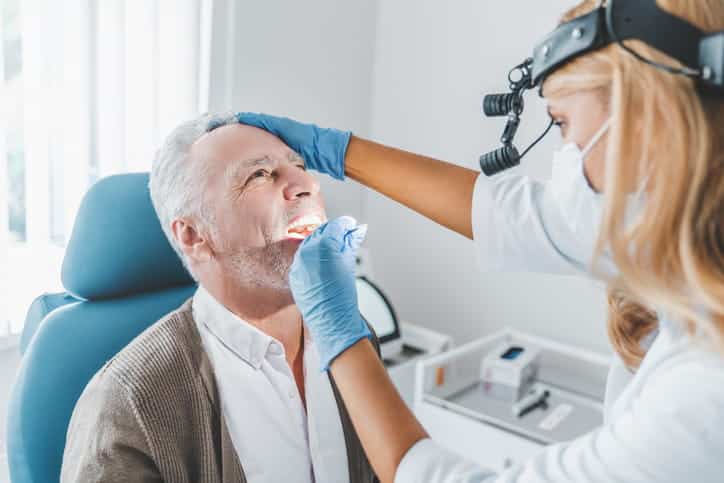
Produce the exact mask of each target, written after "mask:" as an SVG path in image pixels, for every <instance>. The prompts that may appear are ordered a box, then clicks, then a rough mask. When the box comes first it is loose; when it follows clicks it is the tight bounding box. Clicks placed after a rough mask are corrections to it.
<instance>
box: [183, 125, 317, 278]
mask: <svg viewBox="0 0 724 483" xmlns="http://www.w3.org/2000/svg"><path fill="white" fill-rule="evenodd" d="M191 156H192V158H193V160H194V162H202V163H205V164H206V166H207V167H208V171H207V176H206V177H205V180H206V186H205V188H204V193H205V204H206V206H207V207H208V209H209V210H210V211H211V212H212V214H213V218H214V219H213V223H214V227H213V233H212V234H211V248H212V250H213V252H214V260H215V261H216V262H217V263H219V264H220V265H221V266H220V267H219V268H221V270H222V273H226V274H233V275H234V277H235V278H236V279H237V281H239V282H240V283H242V284H244V285H250V284H251V285H254V286H259V287H270V288H277V289H286V288H288V281H287V275H288V271H289V267H290V265H291V263H292V260H293V258H294V253H295V252H296V250H297V248H298V247H299V244H300V243H301V241H302V240H303V239H304V237H305V236H306V235H308V234H309V233H311V232H312V231H314V230H315V229H316V228H317V227H318V226H319V225H320V224H321V223H323V222H325V221H326V212H325V209H324V201H323V199H322V196H321V194H320V190H319V183H318V182H317V180H316V179H315V178H314V177H312V176H311V175H310V174H309V173H307V172H306V171H305V168H304V160H303V159H302V158H301V157H299V155H297V153H295V152H294V151H292V150H291V149H290V148H289V147H288V146H287V145H286V144H284V143H283V142H282V141H281V140H279V138H277V137H275V136H273V135H272V134H269V133H268V132H266V131H264V130H261V129H257V128H254V127H251V126H245V125H239V124H233V125H226V126H223V127H220V128H217V129H215V130H214V131H212V132H210V133H208V134H206V135H204V136H203V137H202V138H201V139H199V140H198V141H197V142H196V143H195V144H194V146H193V147H192V149H191Z"/></svg>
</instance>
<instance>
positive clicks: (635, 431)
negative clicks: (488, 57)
mask: <svg viewBox="0 0 724 483" xmlns="http://www.w3.org/2000/svg"><path fill="white" fill-rule="evenodd" d="M473 225H474V226H473V231H474V238H475V243H476V246H477V256H478V261H479V263H480V264H481V265H482V268H483V269H484V270H527V271H539V272H546V273H579V274H580V273H581V272H582V271H584V270H585V269H586V267H587V266H588V264H589V262H590V255H591V253H592V252H593V244H594V242H595V233H588V236H586V237H585V238H584V237H580V236H579V237H576V236H572V235H573V234H572V233H570V230H569V228H568V226H567V225H568V224H567V223H566V220H564V219H563V218H562V216H561V211H560V210H559V208H558V206H557V204H556V203H555V201H554V200H553V199H552V197H551V196H550V193H549V190H548V186H547V184H546V183H538V182H535V181H532V180H530V179H529V178H526V177H521V176H505V175H504V176H500V177H497V178H493V179H486V178H485V177H484V176H482V175H481V176H480V178H479V179H478V182H477V183H476V186H475V195H474V198H473ZM660 320H661V322H660V324H659V333H658V335H657V336H656V338H655V340H654V341H653V344H652V345H651V347H650V348H649V349H648V351H647V353H646V357H645V358H644V360H643V362H642V364H641V366H640V367H639V368H638V370H637V371H636V374H635V375H632V374H631V373H629V372H628V371H627V369H626V368H625V367H624V366H623V364H622V363H621V361H620V360H619V359H618V358H616V359H615V361H614V364H613V365H612V367H611V371H610V372H609V381H608V385H607V388H606V401H605V421H604V424H603V425H602V426H601V427H600V428H598V429H597V430H595V431H592V432H591V433H589V434H586V435H583V436H581V437H580V438H577V439H575V440H574V441H571V442H567V443H562V444H556V445H552V446H549V447H547V448H545V449H544V450H543V451H542V452H541V453H540V454H538V455H537V456H536V457H534V458H532V459H531V460H529V461H521V462H519V464H517V465H514V466H513V467H511V468H509V469H507V470H505V471H504V472H503V473H500V474H495V472H493V471H490V470H489V469H486V468H481V467H479V466H477V465H475V464H474V463H472V462H469V461H467V460H465V459H464V458H462V457H461V456H459V455H457V454H455V453H453V452H451V451H448V450H447V449H445V448H442V447H440V446H438V445H437V444H436V443H435V442H434V441H432V440H430V439H424V440H422V441H419V442H418V443H417V444H415V445H414V446H413V447H412V448H410V450H409V451H408V452H407V454H406V455H405V456H404V457H403V459H402V461H401V462H400V466H399V467H398V469H397V473H396V475H395V482H396V483H418V482H422V481H424V482H427V483H452V482H455V483H594V482H600V483H654V482H656V483H680V482H684V481H695V482H697V483H714V482H720V481H722V479H723V478H724V477H723V476H722V475H724V356H722V354H721V353H717V352H716V351H712V350H709V349H707V348H706V347H705V344H703V341H701V340H700V339H699V338H697V337H695V336H692V335H690V334H688V333H687V332H686V331H685V330H683V329H682V327H681V325H680V324H678V323H676V322H675V321H672V320H670V319H669V318H668V317H666V316H665V315H663V314H662V316H660ZM479 451H481V452H484V451H486V447H485V446H484V444H483V443H481V446H480V448H479Z"/></svg>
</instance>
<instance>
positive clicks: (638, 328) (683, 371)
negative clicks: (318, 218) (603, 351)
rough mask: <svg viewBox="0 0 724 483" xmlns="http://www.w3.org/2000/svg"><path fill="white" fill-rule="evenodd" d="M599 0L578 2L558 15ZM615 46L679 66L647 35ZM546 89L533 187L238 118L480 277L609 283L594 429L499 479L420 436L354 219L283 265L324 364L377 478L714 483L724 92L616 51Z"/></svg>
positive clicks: (326, 133) (721, 411) (723, 256)
mask: <svg viewBox="0 0 724 483" xmlns="http://www.w3.org/2000/svg"><path fill="white" fill-rule="evenodd" d="M624 1H627V2H631V1H634V0H617V3H620V2H624ZM635 1H638V2H641V1H644V0H635ZM645 1H649V0H645ZM651 1H652V0H651ZM599 3H600V2H598V1H592V0H589V1H585V2H583V3H581V4H580V5H578V6H577V7H575V8H573V9H572V10H571V11H569V12H568V13H566V14H565V16H564V21H569V20H571V19H574V18H578V17H579V16H581V15H584V14H587V13H589V12H592V11H593V10H594V9H596V8H598V7H599ZM658 6H659V8H661V9H663V10H665V11H667V12H669V13H672V14H674V15H676V16H678V17H681V18H683V19H685V20H686V21H688V22H689V23H691V24H693V25H695V26H697V27H698V28H699V29H701V30H703V31H705V32H707V31H716V30H721V29H724V0H659V1H658ZM627 45H629V46H631V47H632V48H634V50H635V51H636V52H638V54H640V56H643V57H645V58H646V59H649V60H651V61H654V62H656V63H658V64H660V65H669V66H676V65H680V64H678V63H677V61H676V60H675V59H673V58H671V57H669V56H667V55H665V54H663V53H662V52H660V51H658V50H656V49H654V48H652V47H651V46H649V45H647V44H645V43H643V42H640V41H634V42H630V43H627ZM542 92H543V95H544V96H545V98H546V100H547V102H548V108H549V112H550V115H551V117H552V118H553V120H554V122H555V124H556V125H557V126H558V127H559V128H560V130H561V133H562V136H563V139H564V143H565V145H564V146H563V147H562V148H561V149H560V150H559V151H557V152H556V153H555V154H554V159H553V163H554V166H553V175H552V178H551V179H550V181H548V182H545V183H541V182H537V181H533V180H531V179H529V178H527V177H524V176H518V175H500V176H497V177H494V178H487V177H485V176H481V175H479V173H478V172H477V171H472V170H469V169H466V168H463V167H459V166H456V165H453V164H448V163H445V162H442V161H437V160H435V159H431V158H427V157H424V156H419V155H416V154H411V153H408V152H404V151H400V150H397V149H394V148H391V147H386V146H382V145H379V144H376V143H374V142H371V141H366V140H363V139H359V138H357V137H354V136H351V135H350V133H345V132H341V131H336V130H330V129H320V128H317V127H315V126H312V125H306V124H299V123H296V122H294V121H291V120H289V119H283V118H276V117H272V116H267V115H263V114H250V113H245V114H240V115H239V120H240V122H243V123H246V124H252V125H256V126H259V127H262V128H265V129H267V130H269V131H271V132H272V133H274V134H276V135H278V136H279V137H281V138H282V139H283V140H284V141H285V142H286V143H287V144H289V145H290V146H291V147H292V148H294V149H296V150H297V151H299V152H301V153H302V154H303V156H304V157H305V159H306V161H307V163H308V166H309V167H312V168H313V169H317V170H320V171H322V172H325V173H328V174H331V175H332V176H335V177H336V178H338V179H344V176H345V175H346V176H349V177H350V178H352V179H354V180H356V181H358V182H360V183H362V184H364V185H366V186H369V187H370V188H373V189H375V190H377V191H379V192H380V193H382V194H384V195H386V196H388V197H390V198H392V199H393V200H396V201H398V202H400V203H402V204H404V205H406V206H408V207H410V208H411V209H413V210H415V211H417V212H419V213H421V214H422V215H424V216H427V217H428V218H430V219H432V220H434V221H436V222H438V223H439V224H441V225H443V226H445V227H447V228H449V229H452V230H454V231H456V232H458V233H460V234H462V235H464V236H466V237H468V238H471V239H473V240H474V242H475V243H476V245H477V251H478V253H479V256H480V259H481V260H482V263H483V265H484V266H486V268H488V269H491V270H507V269H514V270H521V269H526V270H529V271H537V272H546V273H576V272H578V273H582V272H586V273H589V274H591V275H592V276H597V277H600V278H604V279H605V280H606V281H607V283H608V287H609V300H610V304H609V305H610V307H609V319H608V331H609V334H610V338H611V341H612V343H613V347H614V348H615V351H616V352H617V354H618V355H619V356H620V357H619V358H618V361H619V362H618V363H615V364H614V365H613V367H612V369H611V373H610V375H609V382H608V386H607V389H606V401H605V422H604V424H603V426H601V427H600V428H599V429H597V430H595V431H593V432H591V433H590V434H586V435H584V436H582V437H580V438H578V439H576V440H574V441H570V442H567V443H563V444H557V445H553V446H549V447H547V448H546V449H545V450H544V451H542V452H541V453H540V454H539V455H538V456H536V457H535V458H533V459H532V460H530V461H525V462H521V463H519V464H517V465H515V466H513V467H511V468H508V469H506V470H505V471H504V472H503V473H500V474H494V473H493V472H491V471H489V470H487V469H485V468H480V467H477V466H476V465H475V464H473V463H471V462H469V461H466V460H464V459H463V458H461V457H459V456H457V455H456V454H453V453H451V452H449V451H447V450H446V449H444V448H442V447H440V446H438V445H437V444H436V443H435V442H434V441H432V440H431V439H429V437H428V435H427V434H426V432H425V430H424V429H423V427H422V426H421V425H420V423H419V422H418V421H417V420H416V419H415V417H414V416H413V414H412V413H411V412H410V411H409V410H408V408H407V407H406V406H405V404H404V403H403V402H402V400H401V399H400V397H399V396H398V394H397V392H396V390H395V388H394V387H393V385H392V383H391V382H390V380H389V378H388V377H387V374H386V372H385V369H384V367H383V366H382V364H381V363H380V361H379V359H378V357H377V355H376V354H375V351H374V349H373V347H372V345H371V343H370V342H369V340H368V336H369V332H368V329H367V327H366V325H365V324H364V323H363V322H362V321H361V320H360V317H359V315H358V314H359V312H358V309H357V299H356V293H355V284H354V273H353V272H354V268H353V267H354V252H355V250H356V249H357V247H358V246H359V243H360V242H361V241H362V239H363V238H364V232H365V228H366V227H365V226H362V225H360V226H357V225H356V222H355V221H354V220H353V219H351V218H348V217H343V218H339V219H336V220H332V221H330V222H329V223H327V224H325V225H322V226H321V227H320V228H319V229H318V230H317V231H315V232H314V233H313V234H312V235H310V236H309V237H308V238H307V239H306V240H305V241H304V242H303V243H302V245H301V246H300V249H299V250H298V252H297V255H296V257H295V261H294V264H293V266H292V269H291V272H290V285H291V289H292V292H293V295H294V298H295V301H296V302H297V305H298V306H299V308H300V311H301V313H302V315H303V318H304V323H305V325H306V326H307V328H308V330H310V331H311V332H312V334H313V337H314V340H315V344H316V346H317V349H318V351H319V353H320V358H321V360H322V364H323V368H324V369H328V370H331V372H332V374H333V376H334V379H335V381H336V383H337V385H338V387H339V390H340V392H341V394H342V396H343V398H344V401H345V403H346V406H347V409H348V411H349V413H350V415H351V418H352V421H353V423H354V426H355V428H356V430H357V432H358V434H359V437H360V439H361V441H362V444H363V446H364V448H365V451H366V453H367V456H368V458H369V460H370V462H371V463H372V465H373V467H374V468H375V471H376V472H377V474H378V475H379V477H380V479H381V480H382V481H383V482H389V481H395V482H411V483H412V482H415V483H417V482H491V483H492V482H518V483H523V482H525V483H528V482H551V483H552V482H556V483H561V482H576V483H584V482H609V483H611V482H658V483H668V482H671V483H673V482H684V481H696V482H697V483H702V482H714V481H718V482H721V481H724V349H723V347H724V344H722V340H724V99H723V98H721V97H720V98H718V99H717V98H704V97H702V95H701V93H700V92H699V90H698V89H697V87H696V83H695V81H694V80H693V79H692V78H690V77H686V76H682V75H675V74H674V73H672V72H669V71H667V70H663V69H661V68H657V67H655V66H653V65H650V64H647V63H645V62H643V61H642V60H641V59H640V58H638V57H636V56H634V55H631V53H630V52H627V51H626V50H624V49H623V48H622V46H620V45H617V44H615V43H614V44H610V45H608V46H605V47H604V48H600V49H598V50H594V51H592V52H589V53H586V54H584V55H581V56H579V57H577V58H576V59H574V60H572V61H570V62H568V63H566V64H565V65H563V66H561V67H560V68H557V70H555V71H554V72H552V73H551V74H550V75H548V76H547V77H546V79H545V82H544V83H543V86H542ZM270 182H271V181H270ZM479 451H482V452H484V451H486V448H485V447H484V446H481V447H480V448H479Z"/></svg>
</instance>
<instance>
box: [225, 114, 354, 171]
mask: <svg viewBox="0 0 724 483" xmlns="http://www.w3.org/2000/svg"><path fill="white" fill-rule="evenodd" d="M236 118H237V120H238V121H239V123H241V124H248V125H250V126H254V127H258V128H261V129H264V130H266V131H269V132H270V133H272V134H274V135H275V136H277V137H279V138H280V139H281V140H282V141H284V143H285V144H286V145H287V146H289V147H290V148H292V149H293V150H295V151H296V152H297V153H299V154H300V155H301V156H302V157H303V158H304V161H305V162H306V165H307V167H308V168H310V169H313V170H315V171H319V172H320V173H325V174H328V175H330V176H332V177H333V178H335V179H338V180H344V156H345V154H346V153H347V145H348V144H349V138H350V136H352V133H351V132H349V131H340V130H337V129H324V128H320V127H317V126H315V125H314V124H302V123H300V122H297V121H294V120H292V119H287V118H286V117H275V116H270V115H268V114H257V113H253V112H240V113H238V114H237V115H236Z"/></svg>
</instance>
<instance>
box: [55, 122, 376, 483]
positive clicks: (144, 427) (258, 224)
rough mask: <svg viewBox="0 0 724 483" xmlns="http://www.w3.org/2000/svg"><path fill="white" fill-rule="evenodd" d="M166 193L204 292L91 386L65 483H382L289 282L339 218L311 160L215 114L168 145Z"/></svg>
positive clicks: (172, 227) (160, 162) (184, 255)
mask: <svg viewBox="0 0 724 483" xmlns="http://www.w3.org/2000/svg"><path fill="white" fill-rule="evenodd" d="M150 190H151V198H152V201H153V204H154V207H155V209H156V212H157V214H158V217H159V219H160V221H161V225H162V227H163V229H164V231H165V233H166V235H167V237H168V239H169V240H170V242H171V245H172V246H173V247H174V249H175V250H176V251H177V252H178V254H179V256H180V257H181V259H182V260H183V262H184V264H185V265H186V267H187V268H188V270H189V272H190V273H191V274H192V276H193V277H194V278H195V279H196V280H197V282H198V283H199V288H198V290H197V292H196V294H195V295H194V297H193V298H192V299H190V300H188V301H187V302H186V303H184V304H183V305H182V306H181V307H180V308H178V309H177V310H175V311H174V312H171V313H170V314H168V315H167V316H165V317H164V318H163V319H161V320H160V321H158V322H156V323H155V324H154V325H153V326H151V327H150V328H149V329H147V330H146V331H145V332H144V333H142V334H141V335H140V336H138V337H137V338H136V339H135V340H134V341H133V342H132V343H131V344H130V345H129V346H128V347H126V348H125V349H124V350H123V351H122V352H121V353H120V354H119V355H117V356H116V357H115V358H114V359H112V360H111V361H110V362H108V363H107V364H106V365H105V366H104V367H103V368H102V369H101V370H100V371H99V372H98V373H97V374H96V375H95V377H94V378H93V379H92V380H91V382H90V383H89V384H88V386H87V387H86V389H85V391H84V392H83V394H82V396H81V398H80V400H79V401H78V404H77V406H76V408H75V411H74V413H73V417H72V420H71V423H70V427H69V430H68V439H67V444H66V450H65V455H64V459H63V469H62V477H61V479H62V481H64V482H71V481H83V482H85V481H134V482H141V481H144V482H145V481H169V482H232V481H248V482H273V483H279V482H284V483H289V482H300V483H311V482H316V483H322V482H329V483H339V482H346V481H350V482H368V481H375V480H376V478H375V476H374V474H373V472H372V469H371V467H370V466H369V463H368V462H367V459H366V457H365V455H364V452H363V450H362V448H361V446H360V443H359V440H358V438H357V435H356V433H355V431H354V428H353V427H352V425H351V423H350V420H349V417H348V415H347V412H346V409H345V407H344V405H343V403H342V400H341V398H340V397H339V395H338V393H337V391H336V387H335V386H334V383H333V381H332V380H331V379H330V376H329V375H328V374H327V373H324V372H320V371H319V369H318V368H319V362H318V357H319V355H318V353H317V351H316V349H315V347H314V343H313V341H311V340H310V338H309V337H308V335H307V333H306V332H305V331H304V330H303V325H302V320H301V315H300V312H299V310H298V309H297V307H296V306H295V305H294V301H293V299H292V295H291V292H290V289H289V286H288V271H289V268H290V265H291V262H292V260H293V257H294V254H295V252H296V250H297V248H298V246H299V244H300V242H301V240H303V239H304V238H305V236H306V235H308V234H309V233H311V232H312V231H314V229H315V228H316V227H318V226H319V225H320V224H321V223H323V222H324V221H325V220H326V214H325V208H324V203H323V200H322V196H321V194H320V189H319V184H318V183H317V181H316V180H315V179H314V178H313V177H312V176H311V175H310V174H309V173H307V172H306V171H305V169H304V160H303V159H302V158H301V157H300V156H299V155H298V154H296V153H295V152H294V151H292V150H291V149H290V148H289V147H287V146H286V145H285V144H284V143H282V142H281V141H280V140H279V139H278V138H276V137H274V136H272V135H271V134H268V133H267V132H266V131H262V130H259V129H256V128H253V127H250V126H244V125H240V124H238V123H236V120H235V118H234V117H229V118H227V119H221V118H213V117H209V116H204V117H202V118H201V119H199V120H195V121H191V122H188V123H186V124H183V125H181V126H180V127H178V128H177V129H176V130H175V131H174V132H173V133H172V134H171V135H170V136H169V138H168V139H167V140H166V142H165V143H164V145H163V147H162V148H161V149H160V150H159V152H158V155H157V157H156V160H155V162H154V165H153V170H152V173H151V181H150ZM139 236H143V234H139ZM149 275H151V276H152V274H149Z"/></svg>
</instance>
